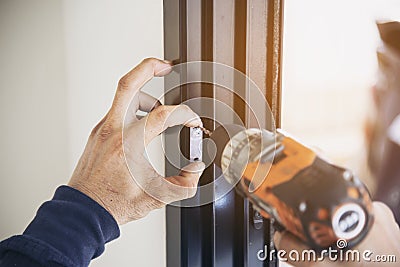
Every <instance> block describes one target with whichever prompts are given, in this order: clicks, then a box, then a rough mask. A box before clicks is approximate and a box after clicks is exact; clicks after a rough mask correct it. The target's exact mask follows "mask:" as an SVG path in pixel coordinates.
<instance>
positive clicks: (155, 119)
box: [145, 105, 203, 145]
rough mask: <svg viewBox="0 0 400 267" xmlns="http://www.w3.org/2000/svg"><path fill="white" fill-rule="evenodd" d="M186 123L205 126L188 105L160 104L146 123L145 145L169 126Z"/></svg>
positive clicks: (150, 114) (188, 125)
mask: <svg viewBox="0 0 400 267" xmlns="http://www.w3.org/2000/svg"><path fill="white" fill-rule="evenodd" d="M176 125H185V126H187V127H198V126H203V123H202V121H201V119H200V117H199V115H197V114H196V113H195V112H194V111H193V110H191V109H190V108H189V107H188V106H186V105H177V106H166V105H163V106H159V107H157V108H155V109H154V110H153V111H151V112H150V113H149V114H148V116H147V120H146V125H145V145H147V144H149V143H150V142H151V140H153V139H154V138H155V137H156V136H158V135H159V134H161V133H162V132H164V131H165V129H167V128H168V127H172V126H176Z"/></svg>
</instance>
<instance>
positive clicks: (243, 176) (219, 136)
mask: <svg viewBox="0 0 400 267" xmlns="http://www.w3.org/2000/svg"><path fill="white" fill-rule="evenodd" d="M211 139H212V140H214V142H215V144H216V146H217V152H216V158H215V163H216V164H217V165H219V166H220V167H221V169H222V171H223V174H224V176H225V178H226V179H227V180H228V181H229V182H230V183H232V184H235V185H236V190H237V191H238V192H239V193H240V194H241V195H242V196H244V197H246V198H248V199H249V200H250V202H251V203H252V204H253V206H254V208H255V209H256V210H258V211H259V212H260V213H261V215H262V216H263V217H265V218H273V219H274V221H275V223H276V224H277V226H278V229H279V228H281V229H285V230H287V231H290V232H291V233H293V234H294V235H296V236H297V237H298V238H300V239H302V240H303V241H304V242H305V243H307V244H308V245H309V246H310V247H311V248H313V249H315V250H317V251H320V250H322V249H324V248H327V247H330V246H331V247H336V243H337V241H338V240H339V239H344V240H345V241H346V242H347V247H348V248H351V247H353V246H355V245H357V244H358V243H359V242H360V241H361V240H362V239H363V238H364V237H365V236H366V234H367V233H368V230H369V229H370V227H371V225H372V222H373V214H372V201H371V198H370V195H369V192H368V191H367V189H366V188H365V186H364V184H363V183H362V182H360V180H359V179H358V178H357V177H355V176H354V175H353V174H352V172H350V171H349V170H347V169H345V168H341V167H338V166H335V165H333V164H331V163H329V162H327V161H325V160H323V159H322V158H320V157H318V156H317V154H316V153H315V152H314V151H313V150H311V149H310V148H308V147H306V146H304V145H303V144H301V143H299V142H297V141H296V140H294V139H292V138H289V137H288V136H286V135H285V134H283V133H282V132H279V131H278V132H276V133H272V132H269V131H267V130H263V129H244V128H243V127H241V126H237V125H227V126H226V125H225V126H220V127H218V128H217V129H216V130H215V131H214V132H213V133H212V135H211Z"/></svg>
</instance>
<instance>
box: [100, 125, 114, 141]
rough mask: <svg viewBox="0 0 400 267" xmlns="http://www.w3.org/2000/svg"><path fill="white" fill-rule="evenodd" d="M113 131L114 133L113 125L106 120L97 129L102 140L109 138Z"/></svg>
mask: <svg viewBox="0 0 400 267" xmlns="http://www.w3.org/2000/svg"><path fill="white" fill-rule="evenodd" d="M112 133H113V127H112V125H111V123H109V122H105V123H104V124H103V125H102V126H101V127H100V128H99V130H98V131H97V134H98V137H99V139H100V140H102V141H105V140H107V139H108V138H109V137H110V136H111V134H112Z"/></svg>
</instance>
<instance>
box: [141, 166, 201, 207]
mask: <svg viewBox="0 0 400 267" xmlns="http://www.w3.org/2000/svg"><path fill="white" fill-rule="evenodd" d="M145 164H146V163H145ZM204 168H205V165H204V163H203V162H193V163H191V164H189V165H187V166H186V167H184V168H183V169H182V170H181V172H180V174H179V175H176V176H170V177H166V178H164V177H162V176H159V175H156V176H154V175H153V176H154V177H153V178H151V179H150V178H143V180H142V181H138V180H137V179H136V182H138V183H139V184H141V185H143V187H142V188H143V189H144V191H145V192H146V194H147V195H148V196H150V197H151V198H152V202H153V206H154V207H155V208H161V207H163V206H164V205H166V204H169V203H171V202H174V201H179V200H183V199H187V198H190V197H193V196H194V195H195V194H196V191H197V184H198V182H199V179H200V176H201V174H202V173H203V171H204ZM154 172H155V171H154ZM150 173H151V171H150Z"/></svg>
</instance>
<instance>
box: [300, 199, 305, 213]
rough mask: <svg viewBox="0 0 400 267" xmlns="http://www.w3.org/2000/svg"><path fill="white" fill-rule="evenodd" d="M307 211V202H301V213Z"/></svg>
mask: <svg viewBox="0 0 400 267" xmlns="http://www.w3.org/2000/svg"><path fill="white" fill-rule="evenodd" d="M306 209H307V204H306V202H305V201H302V202H300V204H299V211H301V212H305V211H306Z"/></svg>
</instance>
